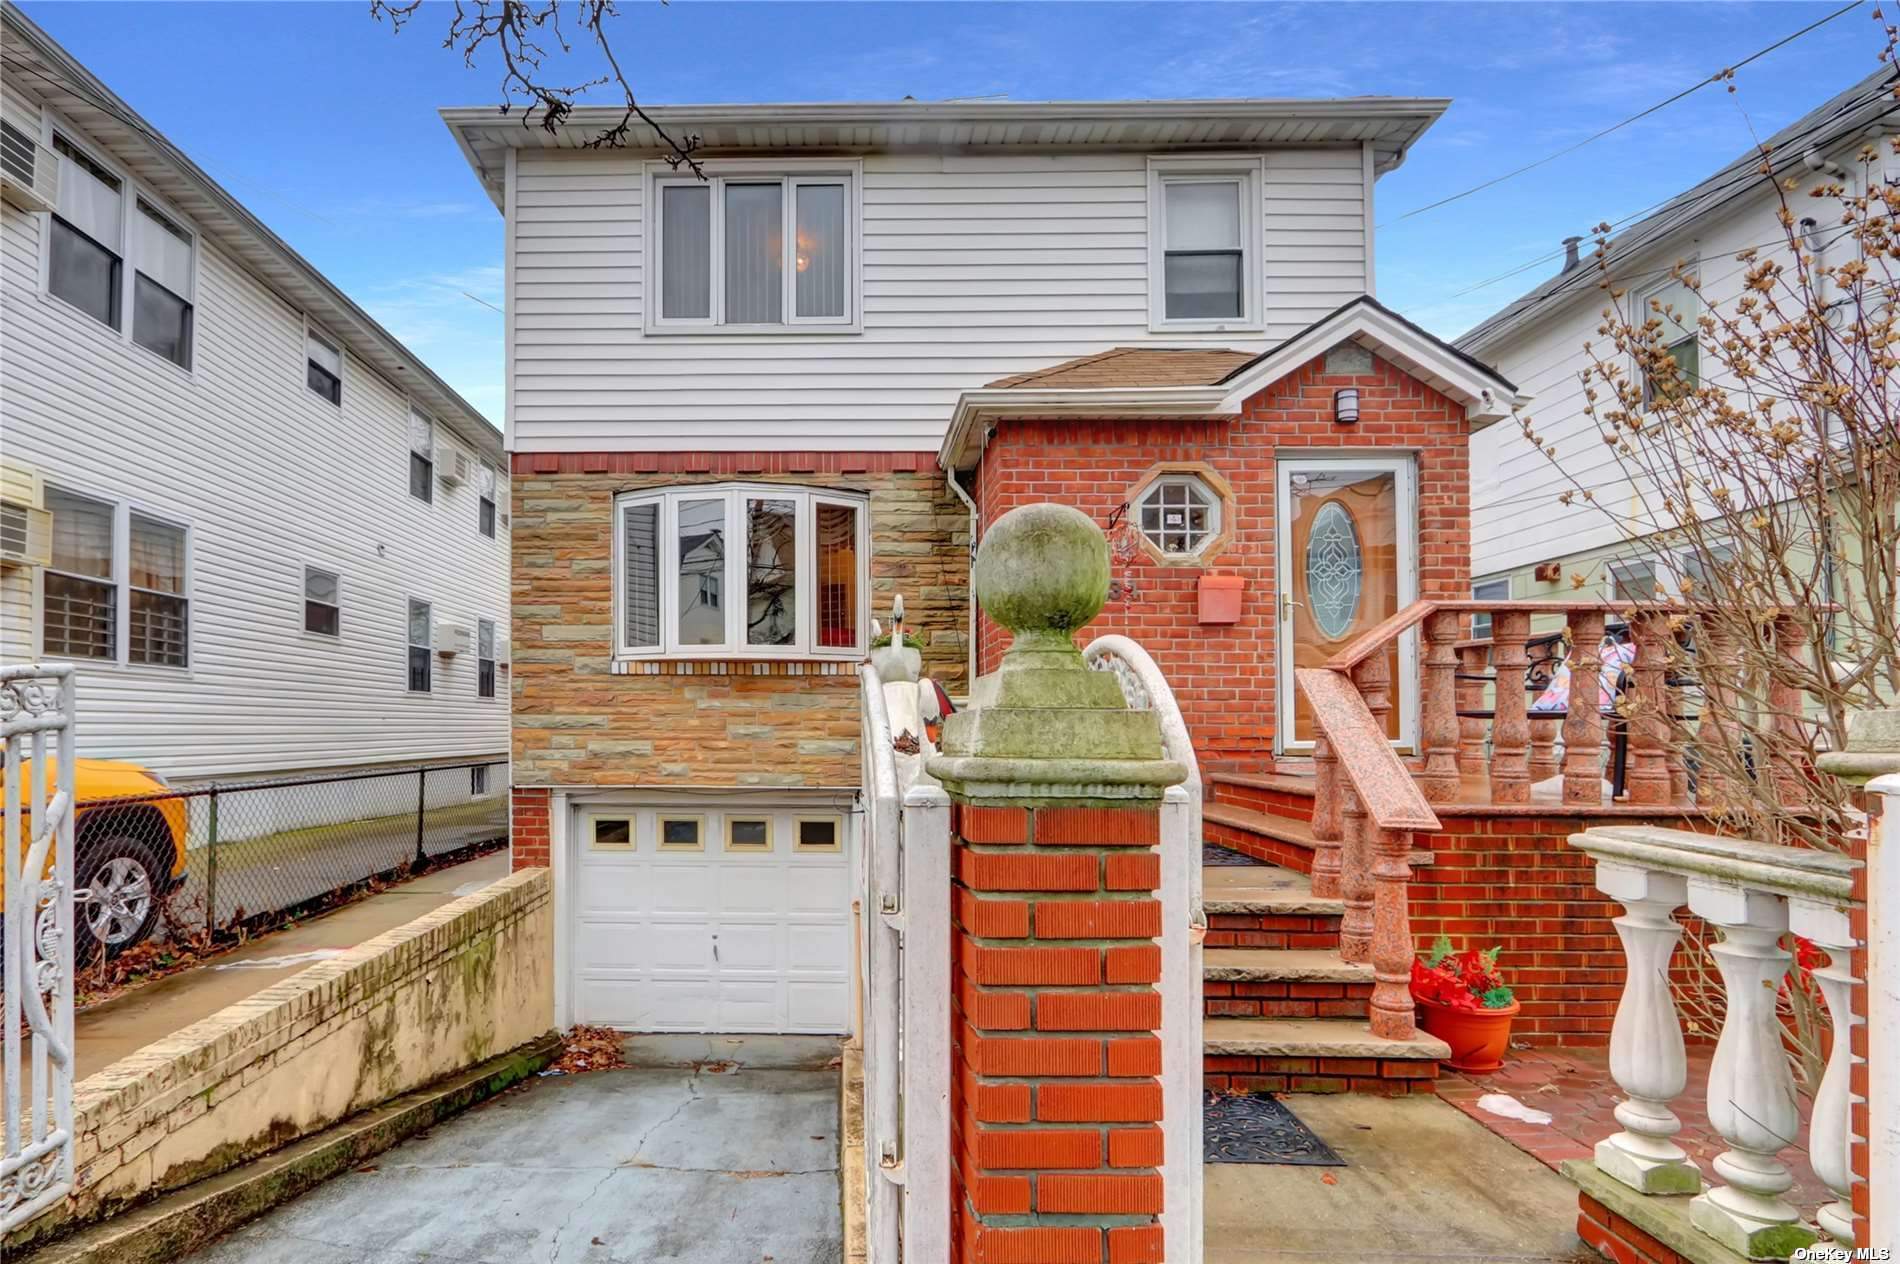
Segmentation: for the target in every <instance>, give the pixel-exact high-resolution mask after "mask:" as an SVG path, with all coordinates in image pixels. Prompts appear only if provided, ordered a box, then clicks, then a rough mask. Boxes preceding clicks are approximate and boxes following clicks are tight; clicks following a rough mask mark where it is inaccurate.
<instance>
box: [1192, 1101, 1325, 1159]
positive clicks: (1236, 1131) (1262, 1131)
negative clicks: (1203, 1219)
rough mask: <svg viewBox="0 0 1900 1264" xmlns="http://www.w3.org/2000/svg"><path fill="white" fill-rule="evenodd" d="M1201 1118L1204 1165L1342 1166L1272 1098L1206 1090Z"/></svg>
mask: <svg viewBox="0 0 1900 1264" xmlns="http://www.w3.org/2000/svg"><path fill="white" fill-rule="evenodd" d="M1201 1118H1202V1134H1201V1152H1202V1157H1203V1158H1204V1159H1205V1160H1206V1161H1207V1162H1209V1163H1281V1164H1288V1165H1297V1166H1301V1167H1345V1166H1346V1161H1345V1160H1344V1159H1342V1158H1340V1157H1339V1156H1338V1155H1337V1154H1334V1153H1333V1151H1332V1147H1330V1146H1328V1145H1327V1144H1326V1143H1325V1142H1324V1141H1321V1140H1320V1139H1319V1138H1318V1137H1317V1136H1315V1135H1314V1134H1313V1130H1312V1129H1311V1128H1308V1127H1307V1126H1306V1125H1305V1124H1303V1123H1301V1122H1300V1118H1299V1116H1298V1115H1295V1114H1294V1113H1293V1112H1292V1111H1290V1110H1288V1109H1287V1107H1286V1103H1284V1102H1282V1101H1280V1100H1279V1099H1278V1098H1274V1097H1268V1096H1266V1095H1265V1094H1252V1093H1243V1094H1235V1093H1208V1094H1207V1095H1206V1100H1205V1102H1204V1103H1203V1106H1202V1111H1201Z"/></svg>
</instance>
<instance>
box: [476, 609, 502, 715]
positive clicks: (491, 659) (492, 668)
mask: <svg viewBox="0 0 1900 1264" xmlns="http://www.w3.org/2000/svg"><path fill="white" fill-rule="evenodd" d="M483 625H486V626H487V628H488V657H487V658H483V657H482V627H483ZM500 635H501V625H500V624H499V623H498V622H496V621H495V620H493V619H479V618H478V619H476V620H475V696H476V697H477V698H478V699H480V700H481V701H483V702H493V701H494V700H495V699H496V698H499V697H501V660H500V658H499V657H498V656H497V655H496V653H495V646H496V644H497V642H496V639H495V638H497V637H499V636H500ZM483 667H486V668H488V692H487V693H483V692H482V668H483Z"/></svg>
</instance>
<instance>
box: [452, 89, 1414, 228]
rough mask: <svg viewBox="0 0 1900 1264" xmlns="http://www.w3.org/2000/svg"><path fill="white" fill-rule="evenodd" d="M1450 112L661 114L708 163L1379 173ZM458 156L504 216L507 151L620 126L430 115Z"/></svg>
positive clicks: (477, 113) (557, 143)
mask: <svg viewBox="0 0 1900 1264" xmlns="http://www.w3.org/2000/svg"><path fill="white" fill-rule="evenodd" d="M1450 105H1451V102H1450V101H1449V100H1448V99H1446V98H1443V97H1332V98H1300V97H1263V98H1248V99H1236V100H1208V101H887V102H819V103H811V104H784V105H769V104H747V105H660V106H647V107H646V112H647V114H648V115H649V116H650V117H651V118H652V119H653V121H654V122H655V123H656V124H657V125H658V126H659V127H661V128H664V129H665V130H666V131H667V133H668V134H670V135H672V136H675V137H680V136H696V137H698V138H699V142H700V146H701V148H700V151H699V152H700V153H702V154H704V155H705V156H706V157H708V158H717V157H737V156H742V155H756V154H767V153H786V152H798V153H825V154H865V153H876V152H945V153H962V154H995V153H1011V152H1015V153H1025V152H1037V151H1070V152H1073V151H1086V150H1103V149H1119V150H1133V151H1140V152H1144V153H1167V152H1194V151H1203V152H1205V151H1209V150H1235V149H1261V148H1268V147H1273V146H1280V145H1293V146H1328V145H1331V146H1338V145H1353V146H1358V145H1363V144H1370V145H1371V146H1372V150H1373V161H1374V166H1375V170H1376V171H1378V172H1379V173H1381V174H1383V173H1384V172H1387V171H1390V170H1392V169H1393V168H1395V167H1397V166H1398V165H1399V164H1400V163H1402V162H1404V161H1405V154H1406V151H1407V150H1408V149H1409V148H1410V147H1411V146H1412V144H1413V142H1415V141H1416V140H1417V139H1418V138H1419V137H1420V136H1421V135H1422V134H1423V133H1424V131H1425V129H1426V128H1428V127H1430V126H1431V125H1432V124H1433V123H1434V122H1436V121H1437V119H1438V117H1439V115H1441V114H1443V113H1444V112H1445V110H1446V109H1447V108H1448V107H1449V106H1450ZM441 114H442V121H443V122H444V123H446V124H447V125H448V128H449V130H450V131H451V132H452V133H454V135H455V141H456V144H457V145H458V146H460V148H461V150H462V155H463V157H465V158H466V159H468V163H469V165H470V166H471V167H473V168H474V169H475V173H476V174H477V175H478V176H479V177H480V178H481V181H482V185H483V187H484V188H486V189H487V190H488V195H489V197H491V198H492V199H494V202H495V205H496V206H497V207H499V206H501V205H502V187H501V186H502V180H503V174H504V169H505V157H506V154H507V151H508V150H510V149H584V148H587V147H589V144H590V142H591V141H592V139H593V138H594V137H595V136H598V135H599V134H600V133H601V131H602V130H604V129H606V128H609V127H613V126H616V125H617V124H619V123H620V121H621V117H622V111H621V110H620V109H619V108H618V107H615V106H598V105H588V106H581V107H579V108H577V109H575V110H574V111H573V113H572V114H570V115H568V117H567V118H566V119H564V120H563V121H562V123H561V125H560V126H558V127H557V128H555V129H554V130H553V131H552V132H550V131H548V130H547V129H546V128H544V127H543V126H541V116H540V115H539V114H538V113H532V112H524V111H522V110H519V109H516V110H512V111H510V112H509V113H507V114H503V113H502V112H501V111H500V110H499V109H498V108H496V107H495V106H452V107H450V108H448V109H445V110H443V111H442V112H441ZM625 149H626V152H628V153H632V154H635V155H651V156H658V155H659V154H660V153H662V152H663V150H662V142H661V140H660V137H659V134H658V132H656V131H655V130H654V128H653V127H650V126H648V125H646V124H645V123H643V122H641V121H639V120H638V119H636V120H634V122H633V125H632V127H631V128H630V129H629V132H628V134H627V139H626V146H625Z"/></svg>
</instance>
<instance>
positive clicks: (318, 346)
mask: <svg viewBox="0 0 1900 1264" xmlns="http://www.w3.org/2000/svg"><path fill="white" fill-rule="evenodd" d="M304 365H305V367H304V377H305V381H307V382H308V383H309V385H310V389H311V390H313V391H315V392H316V393H317V395H318V396H320V397H321V398H323V399H326V400H328V401H329V402H330V403H332V404H339V405H340V404H342V402H343V352H342V351H340V350H338V348H337V345H336V344H335V343H333V342H331V341H330V340H329V339H328V338H326V337H324V336H323V335H322V334H320V333H318V332H317V331H316V330H314V329H309V330H306V331H305V332H304Z"/></svg>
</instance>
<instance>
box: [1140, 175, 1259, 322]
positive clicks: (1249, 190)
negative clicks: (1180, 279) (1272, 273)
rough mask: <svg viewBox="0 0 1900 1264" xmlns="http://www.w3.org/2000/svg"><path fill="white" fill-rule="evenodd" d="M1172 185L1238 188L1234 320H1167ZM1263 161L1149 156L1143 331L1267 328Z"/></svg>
mask: <svg viewBox="0 0 1900 1264" xmlns="http://www.w3.org/2000/svg"><path fill="white" fill-rule="evenodd" d="M1177 181H1181V182H1188V183H1207V182H1212V181H1233V182H1235V183H1237V184H1239V186H1240V277H1241V286H1240V296H1241V314H1240V317H1239V318H1238V319H1214V320H1200V319H1195V320H1170V319H1169V318H1168V279H1167V267H1168V233H1167V188H1166V186H1167V185H1168V184H1170V183H1174V182H1177ZM1265 187H1266V159H1265V158H1264V157H1262V156H1261V155H1258V154H1247V155H1231V156H1223V155H1211V154H1210V155H1204V156H1202V155H1182V156H1179V157H1175V156H1167V157H1160V156H1154V157H1150V158H1149V159H1148V328H1149V330H1150V332H1153V333H1182V332H1195V331H1200V332H1207V333H1248V332H1260V331H1263V330H1265V329H1266V327H1267V319H1266V293H1265V290H1266V287H1265V275H1266V220H1265V194H1264V189H1265Z"/></svg>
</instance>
